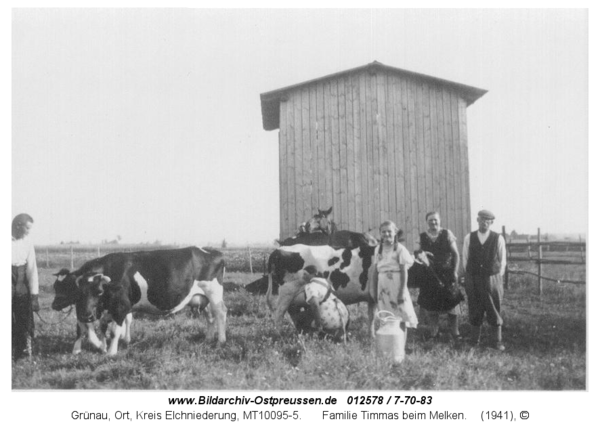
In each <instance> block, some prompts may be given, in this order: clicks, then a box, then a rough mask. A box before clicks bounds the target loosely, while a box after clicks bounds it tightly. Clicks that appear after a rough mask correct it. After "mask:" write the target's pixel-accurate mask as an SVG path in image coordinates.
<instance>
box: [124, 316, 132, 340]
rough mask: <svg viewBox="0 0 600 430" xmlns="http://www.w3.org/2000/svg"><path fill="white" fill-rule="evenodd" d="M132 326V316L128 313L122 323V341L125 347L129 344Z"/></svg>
mask: <svg viewBox="0 0 600 430" xmlns="http://www.w3.org/2000/svg"><path fill="white" fill-rule="evenodd" d="M132 324H133V314H132V313H131V312H129V313H128V314H127V316H126V317H125V321H123V326H124V330H123V334H122V339H123V343H125V345H129V344H130V343H131V325H132Z"/></svg>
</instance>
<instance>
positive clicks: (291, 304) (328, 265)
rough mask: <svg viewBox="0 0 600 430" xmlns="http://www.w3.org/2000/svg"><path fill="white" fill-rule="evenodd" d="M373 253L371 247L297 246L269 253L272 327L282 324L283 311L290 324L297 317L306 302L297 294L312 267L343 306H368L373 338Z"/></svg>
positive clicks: (268, 287)
mask: <svg viewBox="0 0 600 430" xmlns="http://www.w3.org/2000/svg"><path fill="white" fill-rule="evenodd" d="M374 250H375V247H371V246H362V247H357V248H342V249H335V248H332V247H331V246H327V245H324V246H308V245H303V244H298V245H293V246H289V247H288V246H284V247H281V248H278V249H276V250H275V251H273V252H272V253H271V255H270V256H269V260H268V265H267V272H268V275H267V282H268V286H267V303H268V305H269V307H270V309H271V310H272V311H273V319H274V321H275V323H276V324H277V325H279V324H280V323H281V322H282V320H283V316H284V314H285V313H286V311H289V313H290V316H291V317H292V320H294V318H295V316H297V315H299V312H298V309H300V308H302V307H305V306H306V299H305V298H304V297H303V295H302V294H300V293H301V292H302V290H303V287H304V285H305V284H306V281H305V279H304V274H305V272H306V268H307V267H310V266H314V267H315V268H316V271H317V273H318V276H319V277H321V278H325V279H327V280H328V281H329V283H330V284H331V285H332V287H333V289H334V293H335V296H336V297H338V298H339V299H340V300H341V301H342V302H343V303H344V304H345V305H349V304H354V303H359V302H367V303H368V314H369V323H370V330H371V335H372V336H374V335H375V325H374V322H375V321H374V320H375V319H374V316H375V304H376V300H375V292H374V291H372V284H371V283H369V272H370V270H371V269H372V261H373V255H374ZM294 322H295V323H296V321H294ZM296 327H298V324H297V323H296Z"/></svg>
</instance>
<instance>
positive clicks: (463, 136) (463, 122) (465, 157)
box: [457, 99, 471, 249]
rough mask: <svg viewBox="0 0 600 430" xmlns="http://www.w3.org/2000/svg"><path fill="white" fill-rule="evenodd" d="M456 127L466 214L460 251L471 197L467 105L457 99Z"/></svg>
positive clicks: (464, 211) (468, 224) (463, 218)
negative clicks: (457, 127) (458, 136)
mask: <svg viewBox="0 0 600 430" xmlns="http://www.w3.org/2000/svg"><path fill="white" fill-rule="evenodd" d="M458 125H459V134H460V148H461V168H462V186H461V190H462V202H461V213H463V214H466V216H463V217H462V220H463V223H462V225H461V230H462V232H458V234H460V235H458V234H457V238H458V243H459V246H460V247H461V248H460V249H462V244H463V240H464V238H465V236H466V235H467V234H469V232H470V231H471V218H470V214H471V196H470V186H469V148H468V145H467V103H466V102H465V101H464V100H462V99H459V100H458Z"/></svg>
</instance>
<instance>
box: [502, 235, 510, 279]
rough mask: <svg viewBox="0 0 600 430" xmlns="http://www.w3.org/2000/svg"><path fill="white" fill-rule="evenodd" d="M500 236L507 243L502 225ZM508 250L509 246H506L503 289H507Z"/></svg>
mask: <svg viewBox="0 0 600 430" xmlns="http://www.w3.org/2000/svg"><path fill="white" fill-rule="evenodd" d="M502 237H503V238H504V243H505V244H507V243H508V241H507V240H506V228H505V227H504V226H502ZM508 250H509V247H508V246H506V270H505V271H504V289H505V290H508Z"/></svg>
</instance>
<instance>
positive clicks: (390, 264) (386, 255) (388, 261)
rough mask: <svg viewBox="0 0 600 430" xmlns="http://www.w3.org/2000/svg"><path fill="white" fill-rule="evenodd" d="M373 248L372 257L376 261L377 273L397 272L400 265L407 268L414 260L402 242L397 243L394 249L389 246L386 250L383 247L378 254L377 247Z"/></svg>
mask: <svg viewBox="0 0 600 430" xmlns="http://www.w3.org/2000/svg"><path fill="white" fill-rule="evenodd" d="M380 246H382V245H379V246H377V248H375V254H374V258H375V261H376V262H377V271H378V272H379V273H383V272H399V271H400V267H401V266H404V267H406V269H407V270H408V269H409V268H410V266H412V265H413V263H414V262H415V260H414V259H413V257H412V255H410V252H408V249H406V248H405V247H404V246H403V245H402V244H400V243H399V244H398V249H397V250H396V251H394V248H390V249H389V250H387V251H386V249H385V248H383V252H382V253H381V254H379V247H380Z"/></svg>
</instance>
